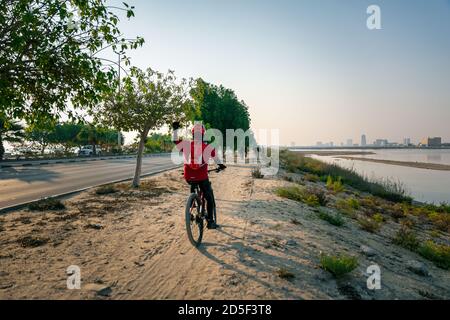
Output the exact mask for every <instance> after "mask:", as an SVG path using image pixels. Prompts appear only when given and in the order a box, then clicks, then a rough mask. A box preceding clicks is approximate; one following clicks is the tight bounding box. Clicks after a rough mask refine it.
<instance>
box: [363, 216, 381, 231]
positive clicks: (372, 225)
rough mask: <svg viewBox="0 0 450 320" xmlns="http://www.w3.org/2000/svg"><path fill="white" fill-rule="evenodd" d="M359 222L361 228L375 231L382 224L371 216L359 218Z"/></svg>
mask: <svg viewBox="0 0 450 320" xmlns="http://www.w3.org/2000/svg"><path fill="white" fill-rule="evenodd" d="M358 223H359V225H360V227H361V229H363V230H365V231H367V232H371V233H374V232H376V231H378V230H379V229H380V226H381V224H380V223H379V222H377V221H375V220H373V219H371V218H359V219H358Z"/></svg>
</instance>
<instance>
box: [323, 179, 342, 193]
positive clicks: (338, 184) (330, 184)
mask: <svg viewBox="0 0 450 320" xmlns="http://www.w3.org/2000/svg"><path fill="white" fill-rule="evenodd" d="M327 188H328V190H331V191H333V192H334V193H339V192H342V191H344V185H343V184H342V178H341V177H337V178H336V179H333V177H332V176H328V177H327Z"/></svg>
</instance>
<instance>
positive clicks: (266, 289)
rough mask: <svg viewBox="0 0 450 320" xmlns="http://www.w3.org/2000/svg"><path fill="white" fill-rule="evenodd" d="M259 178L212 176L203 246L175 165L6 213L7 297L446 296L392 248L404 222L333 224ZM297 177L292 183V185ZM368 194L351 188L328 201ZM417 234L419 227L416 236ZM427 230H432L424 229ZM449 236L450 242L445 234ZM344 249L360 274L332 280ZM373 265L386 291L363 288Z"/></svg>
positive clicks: (234, 171) (3, 292)
mask: <svg viewBox="0 0 450 320" xmlns="http://www.w3.org/2000/svg"><path fill="white" fill-rule="evenodd" d="M282 176H283V173H281V174H280V176H277V177H265V178H263V179H255V178H253V177H252V175H251V169H250V168H248V167H239V166H234V167H229V168H228V169H227V171H225V172H221V173H219V174H212V183H213V188H214V190H215V194H216V198H217V207H218V219H219V224H220V225H221V226H222V227H221V228H220V229H218V230H213V231H210V230H207V231H206V232H205V235H204V242H203V244H202V245H201V247H200V248H198V249H197V248H194V247H193V246H192V245H191V244H190V243H189V241H188V239H187V236H186V232H185V229H184V228H185V226H184V206H185V201H186V198H187V196H188V192H189V188H188V186H187V185H186V183H185V182H184V181H183V180H182V177H181V175H180V170H179V169H178V170H173V171H170V172H167V173H164V174H160V175H158V176H154V177H151V178H147V179H145V180H144V183H143V186H142V187H141V188H140V189H139V190H133V189H130V188H129V187H128V186H127V185H126V184H120V185H118V186H116V188H117V189H118V192H115V193H112V194H105V195H98V194H96V192H95V190H90V191H86V192H83V193H81V194H79V195H77V196H74V197H72V198H70V199H66V200H65V201H64V203H65V206H66V209H63V210H58V211H44V212H31V211H29V210H25V209H24V210H22V211H17V212H11V213H8V214H6V215H3V216H1V217H0V298H1V299H45V298H50V299H439V298H440V299H449V298H450V273H449V271H447V270H444V269H441V268H438V267H437V266H435V264H433V263H432V262H430V261H428V260H426V259H424V258H423V257H421V256H419V255H418V254H416V253H414V252H411V251H409V250H407V249H404V248H402V247H399V246H397V245H395V244H393V243H392V238H393V235H394V234H395V233H396V232H397V231H398V229H399V228H400V227H401V225H400V223H399V222H398V221H396V220H395V219H387V220H386V221H385V222H384V223H383V225H382V227H381V229H380V230H379V231H377V232H375V233H370V232H367V231H364V230H362V229H361V227H360V226H359V224H358V223H357V221H355V219H353V218H351V217H348V216H344V218H343V219H344V220H345V224H344V225H343V226H340V227H337V226H333V225H331V224H330V223H328V222H327V221H324V220H322V219H320V218H319V216H318V214H319V212H320V211H323V210H328V211H329V212H333V211H336V209H335V208H334V207H333V206H332V205H330V206H329V207H328V208H326V209H325V208H322V209H321V208H317V207H311V206H308V205H306V204H304V203H302V202H297V201H293V200H288V199H285V198H281V197H279V196H277V195H276V193H275V190H276V188H278V187H283V186H291V185H296V183H295V182H292V181H302V182H301V183H302V184H306V185H314V186H316V187H318V188H322V189H324V190H325V186H324V184H323V183H321V182H310V181H306V180H304V177H303V176H302V175H293V176H292V175H291V177H289V179H286V178H281V177H282ZM286 180H291V181H286ZM349 196H355V197H358V196H361V195H358V194H357V193H355V192H353V191H345V192H342V193H341V194H339V195H335V194H329V195H328V197H329V198H330V201H331V203H334V202H336V201H338V198H339V197H341V198H345V197H349ZM418 232H421V230H418ZM423 232H425V231H423ZM438 236H439V237H441V238H442V239H443V241H448V235H447V234H445V233H442V234H440V235H438ZM323 253H326V254H335V253H346V254H348V255H352V256H355V257H357V259H358V267H357V268H356V269H355V270H353V271H352V272H350V273H349V274H347V275H346V276H344V277H342V278H340V279H336V278H335V277H334V276H333V275H331V274H330V273H329V272H327V271H325V270H323V269H322V268H321V267H320V257H321V254H323ZM374 264H376V265H378V266H379V267H380V270H381V289H380V290H369V289H368V288H367V278H368V276H369V275H368V274H367V268H368V267H369V266H371V265H374ZM71 265H76V266H78V267H79V268H80V271H81V289H80V290H77V289H75V290H69V289H67V277H68V276H67V268H68V267H69V266H71Z"/></svg>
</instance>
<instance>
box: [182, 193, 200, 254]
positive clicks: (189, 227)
mask: <svg viewBox="0 0 450 320" xmlns="http://www.w3.org/2000/svg"><path fill="white" fill-rule="evenodd" d="M201 210H202V208H201V202H200V199H199V198H198V196H197V194H195V193H192V194H191V195H190V196H189V198H188V201H187V203H186V231H187V234H188V238H189V241H190V242H191V243H192V245H193V246H194V247H198V246H199V245H200V243H201V242H202V237H203V218H202V216H201Z"/></svg>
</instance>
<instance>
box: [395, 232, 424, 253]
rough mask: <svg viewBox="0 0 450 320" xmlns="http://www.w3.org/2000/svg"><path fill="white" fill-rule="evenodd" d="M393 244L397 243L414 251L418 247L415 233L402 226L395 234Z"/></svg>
mask: <svg viewBox="0 0 450 320" xmlns="http://www.w3.org/2000/svg"><path fill="white" fill-rule="evenodd" d="M393 242H394V244H396V245H399V246H401V247H403V248H405V249H409V250H411V251H416V250H417V248H418V247H419V239H417V236H416V234H415V233H414V232H413V231H412V230H411V229H408V228H405V227H402V228H400V230H399V231H398V232H397V234H396V235H395V238H394V240H393Z"/></svg>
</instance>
